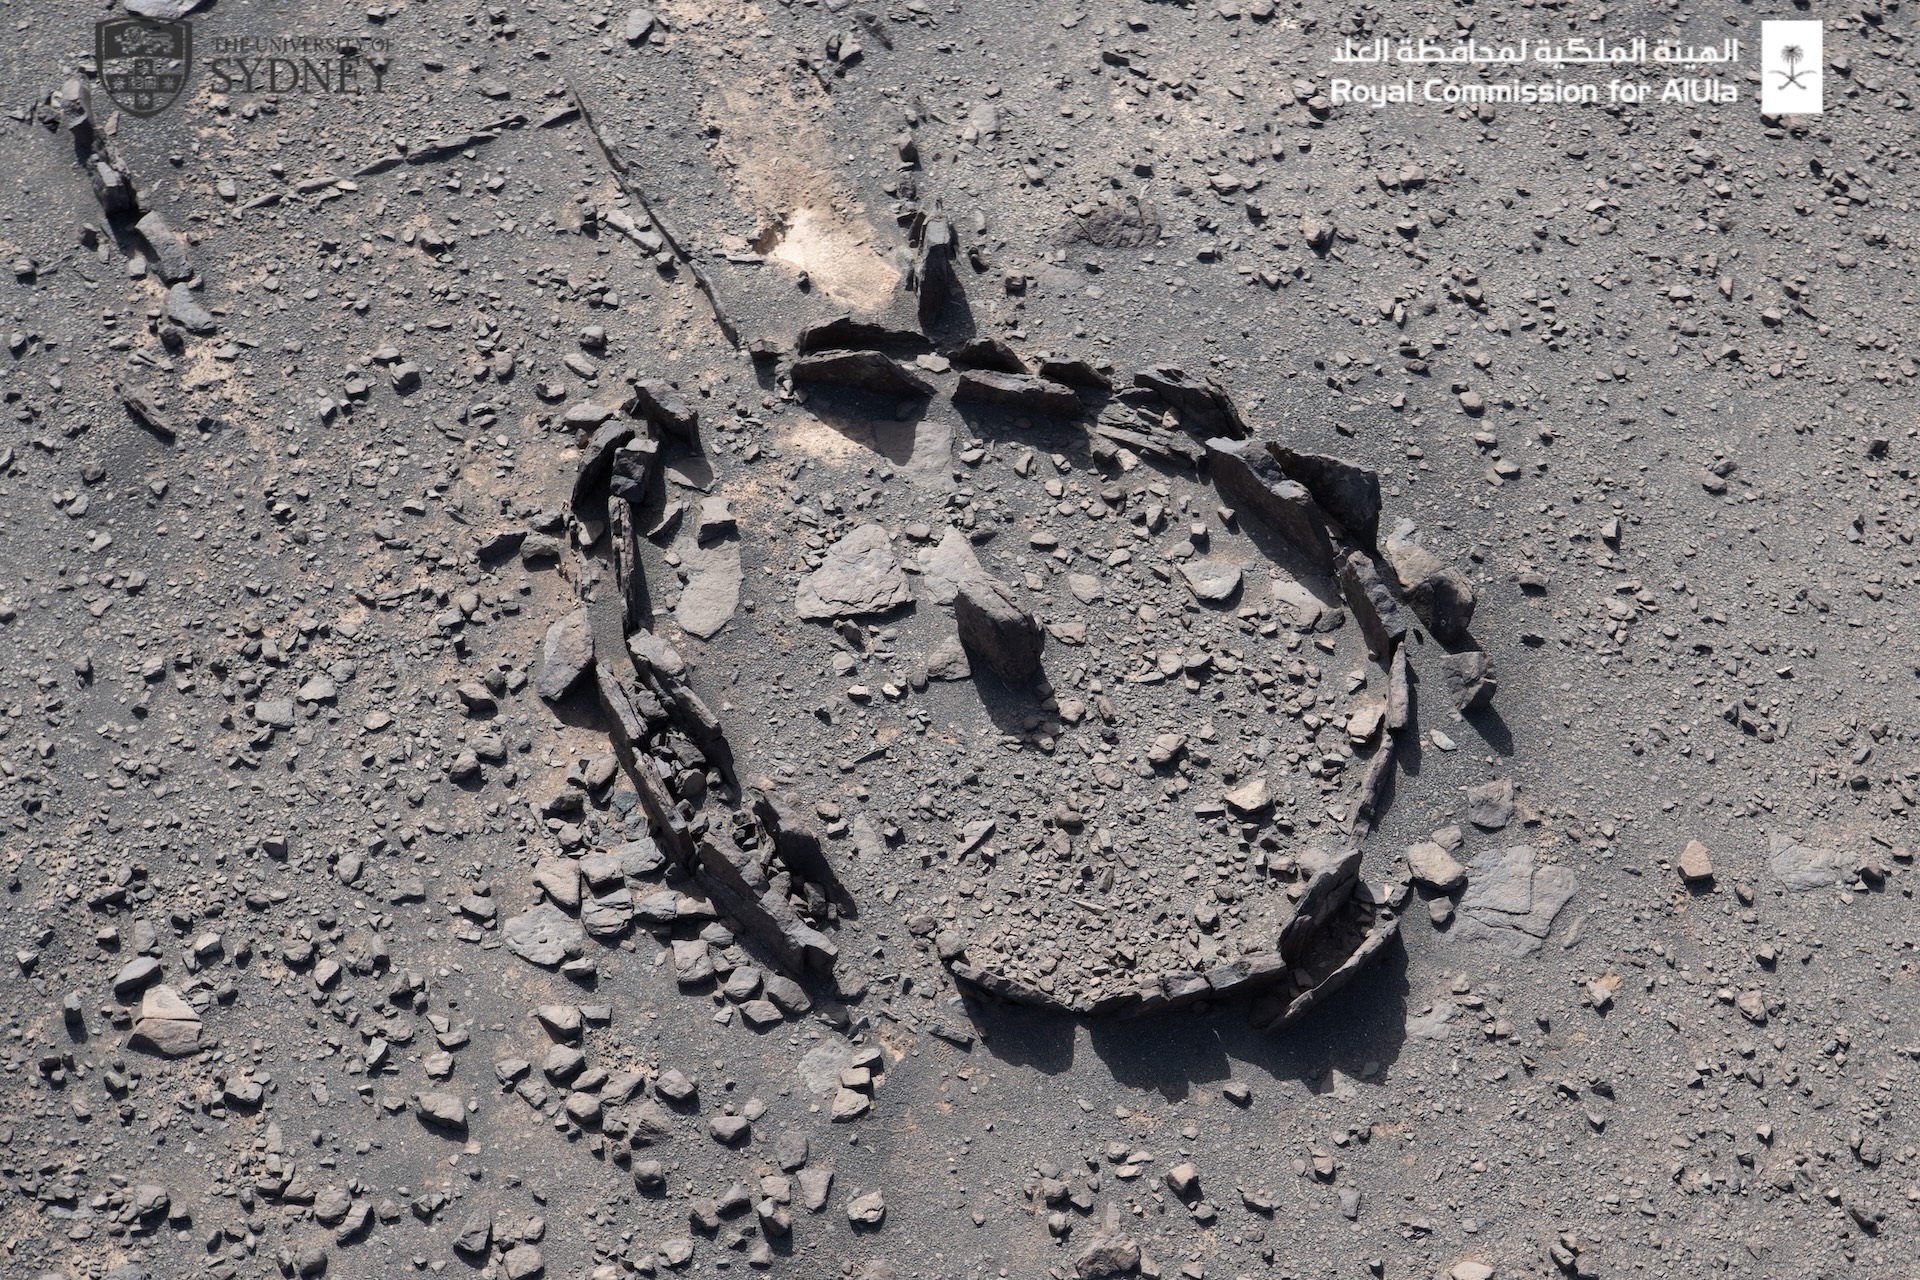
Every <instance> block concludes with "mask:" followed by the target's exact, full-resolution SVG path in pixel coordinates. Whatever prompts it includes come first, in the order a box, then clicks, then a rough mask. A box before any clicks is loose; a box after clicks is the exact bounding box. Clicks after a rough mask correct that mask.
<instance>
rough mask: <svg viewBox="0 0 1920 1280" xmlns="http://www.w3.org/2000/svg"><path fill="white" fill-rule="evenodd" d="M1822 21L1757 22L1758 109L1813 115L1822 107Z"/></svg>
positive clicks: (1776, 112) (1773, 112) (1777, 112)
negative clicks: (1758, 35)
mask: <svg viewBox="0 0 1920 1280" xmlns="http://www.w3.org/2000/svg"><path fill="white" fill-rule="evenodd" d="M1821 34H1822V24H1821V23H1820V22H1819V21H1818V20H1814V21H1793V22H1765V21H1763V22H1762V23H1761V24H1760V110H1761V111H1763V112H1765V113H1766V114H1768V115H1770V116H1813V115H1819V114H1820V112H1821V111H1822V110H1823V109H1824V103H1825V86H1824V84H1823V83H1822V80H1821V72H1822V69H1823V68H1824V66H1825V63H1826V58H1825V55H1824V54H1823V52H1822V50H1821Z"/></svg>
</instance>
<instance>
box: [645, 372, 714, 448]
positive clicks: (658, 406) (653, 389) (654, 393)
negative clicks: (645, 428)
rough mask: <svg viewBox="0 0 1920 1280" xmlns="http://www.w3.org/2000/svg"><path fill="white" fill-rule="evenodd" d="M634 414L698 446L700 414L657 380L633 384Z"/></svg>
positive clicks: (685, 398)
mask: <svg viewBox="0 0 1920 1280" xmlns="http://www.w3.org/2000/svg"><path fill="white" fill-rule="evenodd" d="M633 406H634V412H635V413H637V414H639V415H640V416H641V417H642V418H645V419H646V420H647V421H648V422H651V423H652V424H653V425H654V426H656V427H658V428H660V429H661V430H662V431H665V432H666V433H668V434H669V435H671V436H674V437H675V438H677V439H680V440H684V441H686V442H687V443H688V444H690V445H694V446H696V447H698V445H699V444H700V411H699V410H698V409H696V408H695V407H694V404H693V401H691V400H689V399H687V397H686V396H684V395H682V394H681V393H680V392H678V391H676V390H674V388H673V387H671V386H669V385H668V384H667V383H665V382H662V381H660V380H659V379H657V378H643V379H641V380H640V381H638V382H635V383H634V384H633Z"/></svg>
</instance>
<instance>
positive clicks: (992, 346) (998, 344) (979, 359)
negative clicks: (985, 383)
mask: <svg viewBox="0 0 1920 1280" xmlns="http://www.w3.org/2000/svg"><path fill="white" fill-rule="evenodd" d="M947 359H949V360H951V361H953V367H954V368H956V369H992V370H994V371H996V372H999V373H1025V372H1027V363H1026V361H1024V360H1022V359H1021V358H1020V357H1019V355H1017V354H1016V353H1015V352H1014V349H1013V348H1012V347H1010V346H1008V345H1007V344H1006V343H1004V342H1002V341H1000V339H998V338H973V339H970V340H968V341H967V342H964V343H962V344H961V345H960V346H958V347H956V348H954V349H953V350H952V351H949V352H948V353H947Z"/></svg>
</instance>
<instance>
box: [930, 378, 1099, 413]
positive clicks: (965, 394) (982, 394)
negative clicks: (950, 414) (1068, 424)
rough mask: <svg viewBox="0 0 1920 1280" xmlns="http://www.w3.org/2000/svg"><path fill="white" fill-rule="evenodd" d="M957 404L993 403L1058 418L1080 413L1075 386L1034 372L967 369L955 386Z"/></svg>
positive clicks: (1019, 411)
mask: <svg viewBox="0 0 1920 1280" xmlns="http://www.w3.org/2000/svg"><path fill="white" fill-rule="evenodd" d="M953 400H954V403H955V404H990V405H996V406H998V407H1000V408H1002V409H1011V410H1013V411H1015V412H1018V413H1038V414H1045V415H1048V416H1050V417H1055V418H1077V417H1079V416H1080V410H1081V404H1080V397H1079V396H1077V395H1075V394H1074V393H1073V391H1072V389H1071V388H1068V387H1064V386H1061V385H1060V384H1059V383H1057V382H1049V381H1047V380H1046V379H1045V378H1036V377H1034V376H1033V375H1032V374H1030V373H1000V372H997V371H995V370H991V369H967V370H965V371H963V372H962V373H961V374H960V384H959V386H957V387H956V388H955V389H954V392H953Z"/></svg>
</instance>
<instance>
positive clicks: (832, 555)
mask: <svg viewBox="0 0 1920 1280" xmlns="http://www.w3.org/2000/svg"><path fill="white" fill-rule="evenodd" d="M912 599H913V588H912V587H911V586H909V585H908V583H907V575H906V573H905V572H904V571H903V570H902V569H901V568H900V562H899V561H898V560H896V559H895V558H894V554H893V541H892V539H890V538H889V537H887V531H886V530H885V529H882V528H881V527H880V526H879V525H877V524H863V525H861V526H860V527H859V528H857V529H854V530H853V531H852V532H850V533H848V534H847V536H846V537H844V538H842V539H840V541H838V542H836V543H834V544H833V546H831V547H829V548H828V549H827V557H826V560H825V561H824V562H823V563H822V564H821V565H820V567H819V568H818V569H815V570H814V571H813V572H812V573H810V574H808V575H807V576H806V577H805V578H803V579H801V581H800V586H799V589H798V590H796V591H795V592H794V594H793V607H794V611H795V612H797V613H798V614H799V615H800V616H801V617H803V618H814V619H828V618H853V617H860V616H862V615H864V614H870V613H886V612H888V611H889V610H892V609H897V608H899V607H900V606H901V605H903V604H906V603H908V602H909V601H911V600H912Z"/></svg>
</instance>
